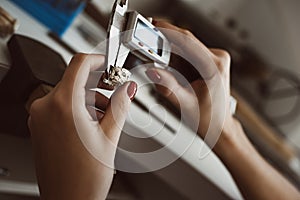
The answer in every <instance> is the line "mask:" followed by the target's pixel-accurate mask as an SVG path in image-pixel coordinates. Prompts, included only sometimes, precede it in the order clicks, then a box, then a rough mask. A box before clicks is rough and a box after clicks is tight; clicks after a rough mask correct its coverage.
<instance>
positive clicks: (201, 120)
mask: <svg viewBox="0 0 300 200" xmlns="http://www.w3.org/2000/svg"><path fill="white" fill-rule="evenodd" d="M155 25H156V26H157V27H159V28H160V29H161V31H162V32H163V33H164V34H165V35H166V36H167V37H168V39H169V40H170V42H171V43H172V45H173V47H172V50H173V52H174V51H175V53H177V54H179V55H180V56H181V57H184V58H185V59H186V60H187V61H189V62H190V63H191V64H193V66H194V67H195V68H196V70H197V71H199V72H200V73H201V76H202V77H203V79H200V76H199V79H198V80H196V81H194V82H192V83H191V88H192V89H193V91H191V90H190V89H188V88H187V87H184V86H182V85H181V84H180V83H179V82H178V81H177V79H176V78H175V77H174V76H173V74H172V73H170V72H169V71H167V70H163V69H158V68H151V69H149V70H147V72H146V73H147V75H148V77H149V78H150V79H151V80H152V81H153V82H154V83H155V84H156V88H157V91H158V92H159V93H160V94H161V95H163V96H164V97H166V98H167V99H168V100H169V101H170V102H171V103H173V104H174V105H175V106H176V107H177V108H178V109H181V111H182V113H184V114H185V115H186V118H187V119H185V120H186V122H187V123H188V124H191V123H192V124H194V125H193V128H194V127H195V126H197V127H198V128H197V132H198V134H199V135H200V136H201V137H202V138H205V137H206V136H207V134H213V135H212V138H211V139H209V140H210V141H212V140H213V141H214V142H216V140H217V139H218V137H219V135H220V134H221V131H222V130H223V128H224V129H233V127H235V126H239V123H238V122H237V121H236V120H235V119H234V118H233V117H232V115H231V112H230V55H229V54H228V53H227V52H226V51H224V50H221V49H209V48H207V47H206V46H205V45H204V44H203V43H201V42H200V41H199V40H198V39H197V38H196V37H195V36H194V35H193V34H192V33H191V32H189V31H187V30H184V29H181V28H178V27H176V26H174V25H171V24H169V23H167V22H163V21H159V22H155ZM180 67H185V66H180ZM213 112H214V113H213ZM199 113H200V115H199ZM195 119H198V121H195ZM210 124H213V125H214V127H219V128H215V129H211V128H214V127H211V128H210V130H209V126H210ZM223 125H224V126H223ZM217 129H218V130H217ZM208 130H209V131H208ZM217 132H218V133H217ZM222 133H223V134H222V135H221V138H220V139H222V137H231V135H230V134H229V133H231V134H232V131H223V132H222ZM226 133H228V134H227V135H226ZM213 141H212V142H211V144H209V145H214V142H213ZM217 144H218V143H217Z"/></svg>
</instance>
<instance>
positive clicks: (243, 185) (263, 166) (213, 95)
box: [147, 22, 300, 200]
mask: <svg viewBox="0 0 300 200" xmlns="http://www.w3.org/2000/svg"><path fill="white" fill-rule="evenodd" d="M155 25H156V26H158V27H160V28H161V30H162V31H163V32H164V33H165V34H166V35H167V36H168V38H169V40H170V41H171V42H172V43H173V47H174V48H173V50H175V52H178V53H181V56H184V57H185V58H186V59H188V60H189V61H190V62H192V64H194V67H195V68H197V69H198V71H200V72H201V75H202V77H203V78H204V80H196V81H194V82H193V83H191V87H192V88H193V90H194V93H195V94H196V95H194V94H192V93H191V92H190V91H188V90H187V88H186V87H183V86H181V85H180V84H179V83H178V82H177V80H176V79H175V78H174V76H173V75H172V74H171V73H169V72H168V71H165V70H162V69H150V70H148V71H147V75H148V76H149V78H150V79H151V80H152V81H153V82H155V83H156V88H157V90H158V92H160V93H161V94H162V95H163V96H165V97H166V98H167V99H168V100H169V101H170V102H171V103H173V104H174V105H175V106H178V108H179V107H180V108H181V111H183V112H185V113H188V114H187V115H188V120H187V121H189V122H190V121H193V120H194V119H197V116H196V115H195V113H196V114H197V112H195V111H197V109H199V113H200V116H201V118H200V119H199V122H197V123H198V130H197V132H198V134H199V136H201V137H202V138H205V137H206V136H207V134H210V133H209V132H207V130H208V127H209V125H210V123H211V121H210V119H213V118H212V116H213V114H212V105H221V106H220V107H219V110H218V114H217V116H218V115H220V119H218V118H217V119H216V120H217V123H221V125H223V128H222V130H221V131H220V137H219V139H218V140H217V142H216V144H213V143H212V144H209V145H210V146H211V148H213V150H214V152H215V153H216V154H217V155H218V156H219V158H220V159H221V160H222V161H223V163H224V164H225V165H226V166H227V168H228V170H229V171H230V173H231V174H232V176H233V178H234V180H235V181H236V183H237V185H238V187H239V188H240V190H241V192H242V194H243V196H244V197H245V198H246V199H270V200H273V199H300V194H299V191H297V189H296V188H295V187H294V186H293V185H292V184H291V183H289V181H288V180H286V179H285V178H284V177H283V176H282V175H281V174H280V173H279V172H277V171H276V170H275V169H274V168H273V167H272V166H271V165H269V164H268V163H267V162H266V161H265V160H264V159H263V158H262V157H261V156H260V155H259V154H258V152H257V151H256V150H255V148H254V147H253V145H252V144H251V143H250V142H249V140H248V138H247V137H246V135H245V133H244V131H243V129H242V127H241V125H240V123H239V122H238V121H236V120H235V119H234V118H233V117H232V115H231V114H230V112H229V110H230V84H229V83H230V55H229V54H228V53H227V52H226V51H224V50H220V49H208V48H207V47H206V46H205V45H204V44H202V43H201V42H200V41H199V40H198V39H197V38H195V37H194V35H193V34H192V33H190V32H189V31H187V30H184V29H181V28H178V27H176V26H173V25H171V24H169V23H166V22H155ZM181 67H184V66H181ZM215 69H216V70H217V71H218V73H216V70H215ZM161 85H163V87H162V86H161ZM208 85H210V86H208ZM166 88H167V89H166ZM186 99H188V100H189V103H186ZM191 104H192V105H191ZM193 105H194V106H193ZM223 110H225V112H223ZM218 120H219V121H218ZM218 136H219V135H218V134H217V136H216V137H218Z"/></svg>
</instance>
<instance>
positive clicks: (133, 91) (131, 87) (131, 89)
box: [127, 82, 137, 101]
mask: <svg viewBox="0 0 300 200" xmlns="http://www.w3.org/2000/svg"><path fill="white" fill-rule="evenodd" d="M136 92H137V84H136V83H135V82H131V83H130V85H129V86H128V88H127V94H128V97H129V98H130V100H131V101H132V100H133V99H134V97H135V95H136Z"/></svg>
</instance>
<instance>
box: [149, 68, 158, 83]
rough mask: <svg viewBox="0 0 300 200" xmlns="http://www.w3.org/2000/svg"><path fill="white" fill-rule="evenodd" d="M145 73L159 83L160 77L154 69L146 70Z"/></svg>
mask: <svg viewBox="0 0 300 200" xmlns="http://www.w3.org/2000/svg"><path fill="white" fill-rule="evenodd" d="M146 74H147V76H148V77H149V78H150V79H151V80H152V81H153V82H154V83H159V82H160V81H161V77H160V75H159V74H158V72H157V71H156V70H148V71H146Z"/></svg>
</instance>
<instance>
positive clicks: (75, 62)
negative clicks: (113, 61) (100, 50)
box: [62, 54, 105, 89]
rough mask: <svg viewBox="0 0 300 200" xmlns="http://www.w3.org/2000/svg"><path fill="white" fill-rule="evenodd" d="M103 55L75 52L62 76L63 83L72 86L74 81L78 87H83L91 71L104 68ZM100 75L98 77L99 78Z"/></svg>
mask: <svg viewBox="0 0 300 200" xmlns="http://www.w3.org/2000/svg"><path fill="white" fill-rule="evenodd" d="M104 62H105V56H103V55H97V54H77V55H75V56H74V57H73V58H72V60H71V62H70V64H69V67H68V68H67V69H66V72H65V74H64V76H63V79H62V82H63V84H67V85H68V86H70V87H73V85H74V83H75V81H76V83H77V84H76V86H77V87H78V89H79V88H80V89H85V86H86V83H87V81H88V77H89V74H90V72H91V71H95V70H97V69H100V70H105V69H104V67H105V66H104ZM100 78H101V77H99V80H100Z"/></svg>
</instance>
